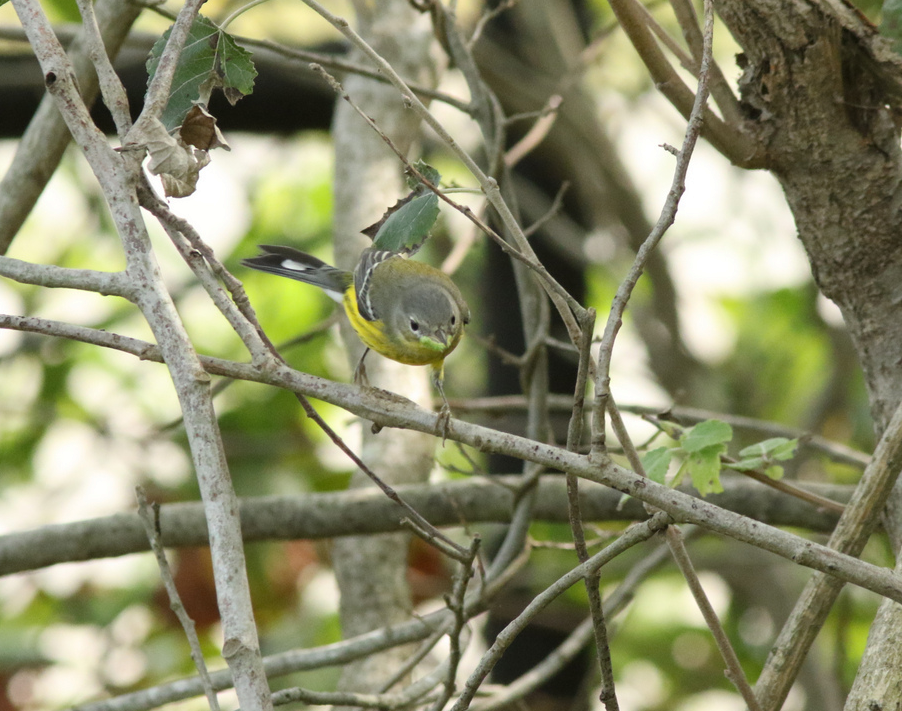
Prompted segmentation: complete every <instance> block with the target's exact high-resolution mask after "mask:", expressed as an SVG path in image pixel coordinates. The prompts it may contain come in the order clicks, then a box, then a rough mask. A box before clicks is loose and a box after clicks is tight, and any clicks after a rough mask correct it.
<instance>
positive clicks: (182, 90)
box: [147, 15, 257, 131]
mask: <svg viewBox="0 0 902 711" xmlns="http://www.w3.org/2000/svg"><path fill="white" fill-rule="evenodd" d="M171 32H172V28H171V27H170V28H169V29H168V30H167V31H166V32H165V33H164V34H163V36H162V37H160V39H158V40H157V41H156V43H155V44H154V46H153V49H151V51H150V57H148V59H147V74H148V80H147V82H148V86H150V82H151V81H152V80H153V76H154V74H155V73H156V70H157V67H158V66H159V64H160V58H161V56H162V54H163V50H164V49H165V47H166V41H167V40H168V39H169V35H170V34H171ZM250 57H251V55H250V53H249V52H247V51H246V50H244V49H242V48H241V47H239V46H238V45H237V44H236V43H235V40H234V39H232V37H231V36H230V35H229V34H227V33H226V32H223V31H222V30H220V29H219V27H218V26H217V25H216V23H214V22H213V21H212V20H209V19H208V18H206V17H204V16H202V15H198V16H197V19H195V20H194V23H193V24H192V25H191V29H190V30H189V32H188V39H187V40H186V41H185V47H184V49H183V50H182V53H181V55H180V56H179V63H178V66H177V67H176V70H175V75H174V76H173V79H172V87H171V89H170V93H169V103H168V104H167V105H166V109H165V110H164V111H163V116H162V117H161V120H162V122H163V125H164V126H165V127H166V129H167V130H169V131H171V130H172V129H174V128H175V127H176V126H179V125H180V124H181V123H182V121H183V120H184V118H185V116H186V114H187V113H188V111H189V110H190V109H191V107H192V106H194V105H195V104H196V103H200V104H204V105H206V103H207V102H208V101H209V98H210V93H211V92H212V91H213V89H215V88H217V87H219V88H221V89H222V90H223V92H224V93H225V95H226V97H227V98H228V99H229V101H230V102H231V103H233V104H234V103H235V102H236V101H238V99H240V98H241V97H242V96H244V95H246V94H250V93H251V91H253V88H254V77H256V76H257V71H256V69H254V65H253V62H251V59H250Z"/></svg>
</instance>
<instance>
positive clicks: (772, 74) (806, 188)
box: [717, 0, 902, 709]
mask: <svg viewBox="0 0 902 711" xmlns="http://www.w3.org/2000/svg"><path fill="white" fill-rule="evenodd" d="M717 10H718V13H719V15H720V17H721V18H722V19H723V20H724V22H725V23H726V24H727V26H728V27H729V29H730V31H731V33H732V34H733V36H734V37H735V38H736V40H737V41H738V43H739V44H740V45H741V46H742V48H743V54H742V55H740V57H739V60H740V66H742V68H743V75H742V77H741V79H740V92H741V100H742V108H743V110H744V114H745V116H744V124H743V126H742V129H743V131H744V132H747V133H749V134H751V135H753V136H754V137H755V139H756V142H757V143H758V144H759V146H760V155H762V156H763V164H764V165H765V166H766V167H767V168H768V169H770V170H771V171H772V172H773V173H774V175H775V176H776V177H777V178H778V180H779V181H780V183H781V185H782V187H783V190H784V192H785V194H786V199H787V201H788V203H789V206H790V208H791V209H792V211H793V214H794V216H795V221H796V226H797V228H798V234H799V238H800V239H801V241H802V243H803V244H804V246H805V249H806V251H807V253H808V258H809V260H810V262H811V268H812V272H813V274H814V278H815V280H816V282H817V284H818V286H819V287H820V289H821V290H822V292H823V293H824V294H825V295H826V296H827V297H829V298H830V299H832V300H833V301H834V302H835V303H836V304H837V305H838V306H839V308H840V309H841V311H842V314H843V317H844V319H845V322H846V324H847V326H848V329H849V333H850V335H851V337H852V340H853V343H854V345H855V348H856V351H857V354H858V357H859V360H860V362H861V365H862V368H863V370H864V374H865V380H866V384H867V388H868V393H869V397H870V402H871V412H872V415H873V418H874V424H875V429H876V431H877V433H878V435H880V434H882V433H883V431H884V429H885V428H886V427H887V425H888V423H889V422H890V419H891V417H892V415H893V412H894V411H895V410H896V407H897V406H898V404H899V402H900V397H902V370H900V368H899V363H900V358H902V345H900V344H902V239H900V235H902V232H900V228H902V224H900V218H902V215H900V198H902V193H900V181H902V152H900V148H899V138H900V137H899V126H898V120H897V118H898V106H899V86H900V77H902V70H900V67H902V58H900V57H899V56H898V55H895V54H894V53H893V52H891V51H890V50H889V49H888V41H887V40H885V39H883V38H881V37H879V35H878V34H877V32H876V29H875V28H873V26H871V25H870V24H869V23H868V22H867V20H865V19H864V18H863V17H861V16H860V15H858V14H856V12H855V11H854V10H853V9H851V7H850V6H845V5H842V4H840V3H839V2H833V0H720V2H718V3H717ZM896 474H897V472H896ZM888 493H889V492H887V494H888ZM896 495H898V494H896ZM894 498H895V495H894ZM882 505H883V503H881V505H880V506H879V507H877V508H875V510H874V511H873V516H872V518H873V520H874V521H876V520H878V518H879V516H880V510H881V509H882ZM887 525H888V530H889V532H890V535H891V539H892V540H899V538H898V534H899V531H898V530H896V529H897V528H898V526H897V524H896V523H894V520H893V519H887ZM865 539H866V534H865V536H863V537H862V541H861V542H860V545H857V546H853V548H858V550H860V547H861V545H863V542H864V540H865ZM897 571H898V568H897ZM834 587H835V589H834V590H833V591H828V592H826V593H825V594H826V597H827V598H828V599H829V598H830V597H831V596H832V599H835V597H836V595H837V594H838V592H839V588H838V586H834ZM810 602H811V607H810V608H809V611H812V612H811V615H810V618H811V619H810V622H809V624H811V625H812V626H813V627H814V628H815V629H816V628H819V626H820V624H821V623H822V618H823V616H825V614H826V612H824V613H823V614H822V615H819V614H816V613H814V612H813V610H814V609H815V606H814V600H813V599H812V600H810ZM823 607H824V610H825V611H826V610H827V609H829V603H828V604H826V605H824V606H823ZM803 612H804V611H802V610H799V606H798V605H797V608H796V613H799V617H798V619H800V620H803V619H804V615H803V614H801V613H803ZM799 624H800V625H801V624H803V623H801V622H800V623H799ZM900 634H902V607H900V606H899V605H897V604H896V603H893V602H890V601H887V600H884V603H883V605H882V606H881V608H880V611H879V613H878V615H877V617H876V619H875V621H874V624H873V626H872V628H871V633H870V638H869V640H868V648H867V651H866V653H865V655H864V658H863V660H862V663H861V666H860V668H859V672H858V677H857V679H856V681H855V684H854V687H853V689H852V692H851V693H850V695H849V697H848V699H847V700H846V706H845V708H846V709H897V708H900V698H902V693H900V689H902V664H900V660H899V654H898V640H899V636H900ZM812 638H813V635H812ZM778 648H779V647H778ZM778 648H775V649H778ZM797 651H800V650H797ZM802 656H804V652H803V653H802V654H796V655H795V656H794V657H791V656H786V657H780V654H779V653H772V655H771V658H770V659H769V660H768V664H767V666H766V667H765V670H764V673H763V674H762V677H761V679H759V682H758V686H757V691H758V694H759V697H760V698H761V703H762V706H763V707H764V708H766V709H778V708H780V707H781V706H782V702H783V700H784V699H785V697H786V694H787V693H788V691H789V688H790V686H791V682H792V679H794V678H795V674H794V673H787V670H788V669H790V668H793V667H796V668H797V666H798V664H800V663H801V659H800V657H802Z"/></svg>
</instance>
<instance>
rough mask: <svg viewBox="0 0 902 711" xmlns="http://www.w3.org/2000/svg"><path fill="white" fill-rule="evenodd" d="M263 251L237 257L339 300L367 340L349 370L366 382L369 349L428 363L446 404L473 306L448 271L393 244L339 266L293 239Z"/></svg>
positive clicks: (406, 360)
mask: <svg viewBox="0 0 902 711" xmlns="http://www.w3.org/2000/svg"><path fill="white" fill-rule="evenodd" d="M260 249H261V250H262V251H263V254H261V255H260V256H257V257H253V258H251V259H244V260H242V262H241V263H242V264H243V265H244V266H246V267H250V268H251V269H257V270H259V271H261V272H268V273H270V274H278V275H279V276H284V277H288V278H290V279H297V280H298V281H302V282H305V283H307V284H313V285H314V286H318V287H319V288H321V289H322V290H323V291H325V292H326V294H328V295H329V296H330V297H331V298H333V299H335V301H338V302H339V303H341V304H342V305H343V306H344V310H345V313H346V314H347V316H348V320H349V321H350V322H351V326H352V327H353V328H354V331H356V332H357V335H358V336H359V337H360V340H361V341H363V343H364V345H365V346H366V347H367V348H366V350H365V351H364V352H363V355H362V356H361V358H360V362H359V363H358V364H357V369H356V370H355V371H354V381H355V382H358V383H365V382H366V369H365V367H364V365H363V361H364V358H366V354H367V353H369V351H370V349H372V350H374V351H376V352H377V353H379V354H381V355H384V356H385V357H386V358H391V359H392V360H396V361H398V362H399V363H405V364H407V365H429V366H432V382H433V383H434V385H435V387H436V389H437V390H438V392H439V394H440V395H441V396H442V401H443V403H444V407H443V411H446V412H447V411H448V400H447V398H445V391H444V388H443V387H442V382H443V378H444V364H445V357H446V356H447V355H448V354H449V353H451V351H453V350H454V349H455V348H456V347H457V344H458V343H459V342H460V337H461V336H462V335H463V332H464V326H465V325H466V324H468V323H469V322H470V309H469V308H468V307H467V304H466V302H465V301H464V298H463V296H461V293H460V290H459V289H458V288H457V286H456V285H455V284H454V282H453V281H451V279H450V278H449V277H448V276H447V275H446V274H444V273H443V272H440V271H439V270H438V269H435V268H434V267H430V266H429V265H427V264H423V263H421V262H415V261H413V260H410V259H407V258H406V257H403V256H401V255H399V254H397V253H396V252H388V251H384V250H377V249H374V248H370V249H367V250H364V252H363V254H361V256H360V261H359V262H358V263H357V267H356V268H355V269H354V271H353V272H348V271H345V270H343V269H337V268H336V267H333V266H330V265H328V264H326V263H325V262H323V261H322V260H320V259H317V258H316V257H314V256H311V255H309V254H306V253H304V252H301V251H299V250H297V249H293V248H292V247H279V246H273V245H266V244H261V245H260Z"/></svg>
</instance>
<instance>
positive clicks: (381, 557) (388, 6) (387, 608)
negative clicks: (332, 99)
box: [332, 0, 436, 691]
mask: <svg viewBox="0 0 902 711" xmlns="http://www.w3.org/2000/svg"><path fill="white" fill-rule="evenodd" d="M355 7H356V10H357V20H358V26H357V28H356V29H357V31H358V33H359V34H360V35H361V36H362V37H363V38H364V39H365V40H366V41H367V42H369V44H370V45H371V46H373V47H374V48H375V49H376V51H378V52H379V53H380V54H381V55H382V56H383V57H384V58H385V59H386V60H387V61H388V62H389V63H390V64H391V65H392V66H393V67H395V68H396V69H397V71H398V72H399V73H400V74H401V76H403V77H405V78H410V79H416V80H421V81H424V82H425V83H427V84H428V83H431V82H430V79H433V78H432V77H430V76H428V74H429V72H430V67H431V66H432V63H431V60H430V47H431V41H432V33H431V27H430V25H429V20H428V17H427V16H424V15H422V14H421V13H419V12H417V11H415V10H414V9H413V8H412V7H411V6H410V4H409V3H408V2H406V0H390V1H385V2H380V3H378V4H376V5H372V6H370V5H368V4H365V3H362V2H361V3H356V6H355ZM364 61H365V60H364ZM345 89H346V91H347V92H348V94H349V95H350V96H351V97H352V99H353V100H354V101H355V102H356V103H357V104H359V105H360V107H361V108H362V109H363V110H364V111H365V112H366V113H367V115H368V116H370V117H371V118H372V119H373V120H374V121H375V122H376V124H377V125H378V126H379V128H380V129H381V130H382V131H383V132H384V133H385V134H386V135H387V136H388V137H389V138H391V139H392V141H393V142H394V144H395V145H396V146H397V147H398V148H399V149H400V150H401V151H402V152H405V153H406V152H407V150H408V149H409V147H410V145H411V143H412V141H413V139H414V137H415V136H416V135H417V129H418V126H419V119H418V117H417V116H416V114H414V113H413V112H412V111H410V110H409V109H408V108H406V107H405V105H404V103H403V102H402V100H401V97H400V96H399V94H398V91H397V90H396V89H395V88H394V87H392V86H390V85H388V84H381V83H378V82H374V81H372V80H371V79H366V78H363V77H359V76H349V77H348V78H347V80H346V82H345ZM333 136H334V141H335V165H336V168H335V204H336V206H338V209H336V210H335V220H334V226H335V256H336V261H337V263H338V265H339V266H340V267H342V268H344V269H353V267H354V265H355V264H356V263H357V259H358V258H359V256H360V252H361V251H362V250H363V249H364V248H366V247H367V246H368V245H369V244H370V241H369V239H368V238H366V237H365V236H364V235H363V234H361V230H362V229H364V228H365V227H367V226H368V225H371V224H373V223H374V222H376V221H377V220H378V219H379V218H380V217H381V216H382V213H383V212H384V211H385V210H386V209H387V208H388V207H389V206H391V205H392V204H394V202H395V201H396V200H397V199H398V198H399V197H401V196H402V194H403V193H402V191H403V185H404V183H403V176H402V166H401V163H400V162H399V160H398V158H397V157H396V156H395V155H394V154H393V153H392V152H391V151H390V150H389V148H388V146H387V145H386V144H385V142H384V141H383V139H382V138H381V137H380V136H379V135H377V134H376V133H375V132H374V131H373V129H372V128H371V127H370V126H368V125H367V124H366V123H365V121H364V120H363V118H362V117H361V116H360V115H359V114H358V113H357V112H356V111H355V110H354V109H353V108H352V107H351V106H349V105H348V104H347V103H345V102H340V103H339V105H338V106H337V107H336V112H335V120H334V124H333ZM343 335H344V337H345V342H346V344H347V345H348V351H349V353H350V354H351V355H350V358H351V361H352V362H351V367H352V368H353V367H354V366H355V365H356V363H357V360H358V358H359V357H360V355H361V354H362V353H363V346H362V344H361V343H360V341H359V339H358V338H357V336H356V335H355V334H354V333H353V332H352V331H351V329H350V327H349V326H348V325H347V324H344V330H343ZM367 372H368V375H369V379H370V381H371V383H372V384H373V385H375V386H377V387H386V388H388V389H389V390H392V391H394V392H399V393H404V394H405V395H406V396H407V397H409V398H410V399H412V400H414V401H417V402H419V403H421V404H425V403H428V402H429V401H430V397H431V394H430V384H429V382H428V380H427V376H426V373H425V372H423V369H422V368H412V367H410V366H404V365H401V364H398V363H394V362H391V361H388V360H385V359H384V358H381V357H380V356H378V355H377V354H375V353H370V354H369V355H368V356H367ZM435 442H436V439H435V438H434V437H433V436H431V435H427V434H422V433H419V432H413V431H410V430H391V431H383V432H380V433H379V434H377V435H371V434H370V433H369V432H365V433H364V444H363V449H362V450H361V458H362V459H363V461H364V463H366V464H367V466H369V467H370V468H371V469H372V470H373V471H374V472H375V473H376V474H377V475H378V476H379V477H380V478H382V479H383V481H385V482H387V483H389V484H391V485H396V484H400V483H417V482H424V481H425V480H426V479H427V477H428V475H429V471H430V470H431V468H432V462H433V453H434V448H435ZM367 485H369V479H368V478H367V477H366V476H365V475H364V474H363V473H362V472H357V474H356V475H355V478H354V480H353V482H352V486H354V487H359V486H367ZM408 544H409V536H408V535H407V534H406V533H393V534H386V535H381V536H360V537H349V538H342V539H339V540H337V541H336V542H335V543H334V545H333V548H332V557H333V564H334V568H335V574H336V578H337V580H338V585H339V588H340V590H341V604H340V616H341V624H342V632H343V634H344V636H345V637H351V636H354V635H358V634H361V633H364V632H368V631H370V630H373V629H377V628H379V627H383V626H385V625H386V624H393V623H396V622H403V621H406V620H407V619H409V618H410V614H411V611H412V602H411V599H410V589H409V587H408V584H407V577H406V576H407V549H408ZM408 654H409V650H407V649H406V648H399V649H394V650H391V651H388V652H385V653H383V654H377V655H373V656H370V657H368V658H366V659H362V660H359V661H357V662H354V663H351V664H349V665H348V666H347V667H345V669H344V672H343V674H342V678H341V681H340V683H339V688H340V689H342V690H346V691H374V690H377V689H379V688H380V686H381V685H382V684H383V683H384V681H385V679H387V678H388V677H390V676H391V675H392V674H393V673H394V671H395V670H396V669H397V668H398V667H399V666H400V665H401V664H402V663H403V661H404V659H405V658H406V657H407V656H408Z"/></svg>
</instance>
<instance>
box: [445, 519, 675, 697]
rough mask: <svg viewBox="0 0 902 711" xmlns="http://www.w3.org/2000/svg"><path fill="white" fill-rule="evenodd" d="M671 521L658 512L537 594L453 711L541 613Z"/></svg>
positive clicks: (468, 684) (499, 639)
mask: <svg viewBox="0 0 902 711" xmlns="http://www.w3.org/2000/svg"><path fill="white" fill-rule="evenodd" d="M672 520H673V519H671V518H670V516H668V515H667V514H665V513H658V514H655V515H654V516H653V517H652V518H650V519H649V520H648V521H644V522H643V523H640V524H636V525H635V526H633V527H631V528H628V529H627V530H626V531H624V533H623V535H622V536H620V538H618V539H617V540H616V541H614V542H613V543H611V545H609V546H608V547H607V548H605V549H604V550H602V551H600V552H599V553H596V554H595V555H594V556H592V557H591V558H590V559H589V560H587V561H586V562H585V563H582V564H580V565H578V566H577V567H575V568H573V570H571V571H570V572H568V573H566V574H565V575H563V576H561V577H560V578H558V580H557V581H555V582H554V583H553V584H552V585H550V586H549V587H547V588H546V589H545V590H543V591H542V592H541V593H539V594H538V595H536V596H535V597H534V598H533V599H532V601H531V602H530V603H529V605H527V606H526V608H525V609H524V610H523V612H521V613H520V614H519V615H518V616H517V617H516V618H515V619H514V620H513V621H511V622H510V623H509V624H508V625H507V627H505V628H504V629H503V630H502V631H501V632H500V633H499V634H498V636H497V637H496V638H495V641H494V642H493V643H492V646H491V647H490V648H489V650H488V651H487V652H486V653H485V654H484V655H483V657H482V659H481V660H480V662H479V664H478V665H477V666H476V668H475V669H474V671H473V673H472V674H471V675H470V677H469V678H468V679H467V682H466V685H465V687H464V690H463V692H462V693H461V695H460V696H459V697H458V699H457V701H456V702H455V703H454V706H452V707H451V711H466V709H468V708H469V706H470V702H472V700H473V697H474V696H475V695H476V691H477V690H478V689H479V687H480V685H481V684H482V682H483V680H484V679H485V678H486V676H488V674H489V672H490V671H491V670H492V668H493V667H494V666H495V663H496V662H497V661H498V659H500V658H501V655H502V654H503V653H504V652H505V651H506V650H507V648H508V647H509V646H510V645H511V643H512V642H513V641H514V639H515V638H516V637H517V635H518V634H520V632H522V631H523V629H525V627H526V626H527V625H528V624H529V623H530V622H531V621H532V620H533V618H534V617H535V616H536V615H537V614H538V613H539V612H540V611H541V610H543V609H544V608H545V607H546V606H547V605H548V604H550V603H551V602H552V601H553V600H554V599H556V598H557V597H559V596H560V595H561V594H562V593H563V592H564V591H566V590H567V589H569V588H570V587H572V586H573V585H574V584H576V583H577V582H579V581H580V580H581V579H583V578H585V577H586V576H587V575H590V574H591V573H594V572H595V571H596V570H599V569H600V568H601V567H602V566H604V565H606V564H607V563H609V562H610V561H612V560H613V559H614V558H616V557H617V556H619V555H620V554H621V553H623V552H624V551H626V550H628V549H629V548H631V547H633V546H634V545H636V544H638V543H641V542H642V541H645V540H648V539H649V538H651V537H652V536H653V535H655V534H656V533H657V532H658V531H660V530H662V529H664V528H665V527H666V526H667V525H668V524H669V523H670V522H671V521H672Z"/></svg>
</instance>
